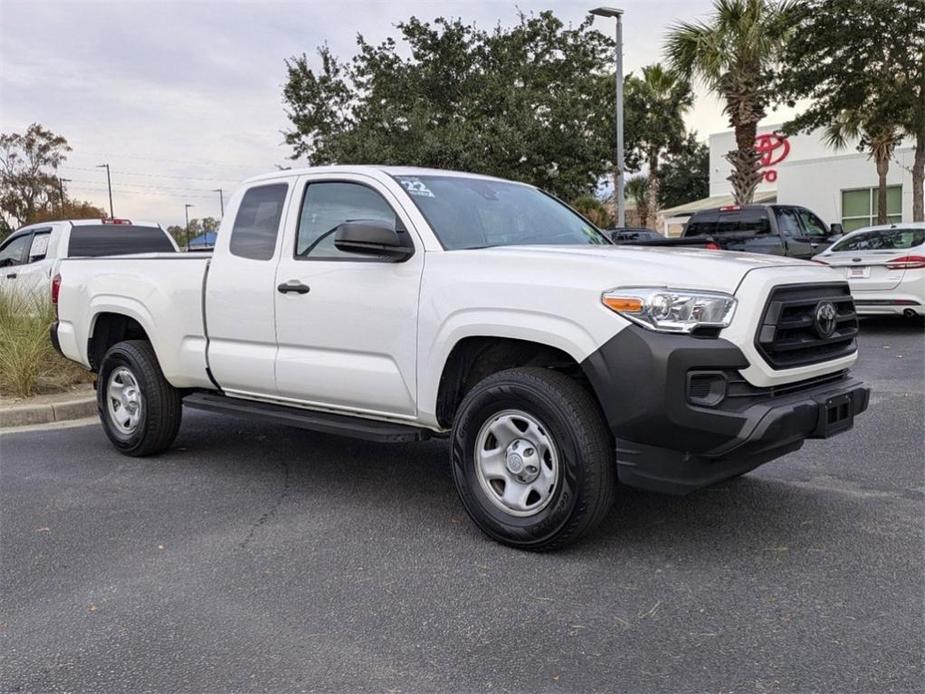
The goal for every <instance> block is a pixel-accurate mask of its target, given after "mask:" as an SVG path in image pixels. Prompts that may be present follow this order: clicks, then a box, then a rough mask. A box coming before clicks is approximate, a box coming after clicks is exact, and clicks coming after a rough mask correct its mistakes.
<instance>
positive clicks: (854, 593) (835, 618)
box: [0, 320, 925, 694]
mask: <svg viewBox="0 0 925 694" xmlns="http://www.w3.org/2000/svg"><path fill="white" fill-rule="evenodd" d="M856 373H857V374H858V375H860V376H861V377H862V378H864V379H865V380H867V381H868V382H869V383H870V384H871V385H872V386H873V388H874V395H873V398H872V402H871V408H870V410H869V411H868V413H867V414H865V415H864V416H863V417H860V418H859V419H858V420H857V422H856V425H855V428H854V429H853V430H852V431H850V432H847V433H846V434H843V435H840V436H838V437H835V438H833V439H829V440H826V441H810V442H808V443H807V444H806V445H805V446H804V448H803V449H802V450H800V451H798V452H797V453H794V454H792V455H790V456H789V457H787V458H784V459H782V460H778V461H775V462H772V463H769V464H768V465H766V466H764V467H762V468H759V469H758V470H756V471H755V472H753V473H751V474H749V475H747V476H746V477H744V478H741V479H738V480H735V481H730V482H727V483H724V484H722V485H719V486H717V487H714V488H712V489H709V490H705V491H702V492H699V493H697V494H694V495H691V496H688V497H685V498H674V497H664V496H657V495H654V494H647V493H642V492H634V491H629V490H624V491H621V493H620V494H619V495H618V500H617V504H616V507H615V508H614V510H613V512H612V513H611V514H610V516H609V518H608V519H607V521H606V523H605V525H604V527H603V528H602V529H601V530H600V531H599V532H598V533H597V534H596V535H594V536H593V537H590V538H588V539H587V540H586V541H584V542H582V543H581V544H579V545H577V546H574V547H572V548H569V549H567V550H565V551H560V552H558V553H555V554H546V555H540V554H530V553H524V552H518V551H515V550H511V549H507V548H505V547H502V546H500V545H497V544H494V543H492V542H490V541H489V540H487V539H485V538H484V537H483V536H482V535H481V534H480V533H479V532H478V531H477V530H476V529H475V527H474V526H473V525H472V524H471V523H470V522H469V520H468V518H467V517H466V516H465V514H464V512H463V510H462V508H461V506H460V504H459V502H458V501H457V498H456V495H455V492H454V490H453V487H452V482H451V479H450V474H449V469H448V451H447V447H446V444H445V442H442V441H433V442H427V443H423V444H402V445H392V446H389V445H373V444H368V443H363V442H357V441H352V440H345V439H338V438H334V437H330V436H324V435H319V434H314V433H311V432H306V431H300V430H294V429H285V428H281V427H276V426H266V425H262V424H257V423H254V422H250V421H247V420H242V419H233V418H223V417H221V416H218V415H206V414H202V413H197V412H190V411H187V412H186V413H185V421H184V424H183V428H182V431H181V433H180V436H179V438H178V440H177V444H176V446H175V448H174V449H173V450H172V451H170V452H169V453H168V454H166V455H162V456H160V457H157V458H149V459H130V458H125V457H122V456H120V455H118V454H117V453H116V452H115V451H114V450H113V449H112V448H111V446H110V445H109V443H108V441H107V440H106V438H105V436H104V435H103V433H102V431H101V429H100V428H99V426H98V425H94V426H85V427H79V428H69V429H63V430H47V431H30V432H21V433H13V434H5V435H3V436H0V457H2V467H0V512H2V527H0V577H2V595H0V601H2V602H0V608H2V609H0V649H2V651H0V689H2V691H4V692H65V691H67V692H90V691H94V692H116V691H124V692H140V691H161V692H224V691H238V692H243V691H254V692H263V691H272V692H297V691H320V692H329V691H330V692H334V691H344V692H422V691H440V692H475V691H495V692H544V691H562V692H586V691H587V692H591V691H598V692H715V693H720V692H722V693H732V692H838V693H840V694H845V693H848V692H864V693H865V694H866V693H870V692H921V691H923V687H925V684H923V683H925V671H923V646H925V618H923V597H925V590H923V587H925V578H923V566H925V564H923V558H925V539H923V518H925V504H923V496H925V461H923V432H925V427H923V422H925V339H923V325H922V323H921V322H915V323H913V322H909V321H903V320H898V321H892V320H891V321H887V320H866V321H864V322H863V323H862V337H861V358H860V360H859V363H858V366H857V368H856Z"/></svg>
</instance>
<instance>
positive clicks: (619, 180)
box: [591, 7, 626, 227]
mask: <svg viewBox="0 0 925 694" xmlns="http://www.w3.org/2000/svg"><path fill="white" fill-rule="evenodd" d="M591 14H593V15H595V16H597V17H613V18H614V19H616V20H617V35H616V38H617V50H616V58H615V62H616V73H617V74H616V82H617V90H616V91H617V100H616V105H615V108H616V118H615V120H616V130H617V133H616V135H617V143H616V148H615V150H614V165H613V198H614V202H615V203H616V208H617V226H618V227H623V226H626V199H625V196H624V192H623V168H624V161H623V10H619V9H617V8H616V7H596V8H594V9H593V10H591Z"/></svg>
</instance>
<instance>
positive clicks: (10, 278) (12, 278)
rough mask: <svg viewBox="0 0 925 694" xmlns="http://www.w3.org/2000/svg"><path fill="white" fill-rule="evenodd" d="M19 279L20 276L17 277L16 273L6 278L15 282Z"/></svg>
mask: <svg viewBox="0 0 925 694" xmlns="http://www.w3.org/2000/svg"><path fill="white" fill-rule="evenodd" d="M17 277H19V275H17V274H16V273H15V272H11V273H10V274H9V275H7V276H6V278H7V279H8V280H15V279H16V278H17Z"/></svg>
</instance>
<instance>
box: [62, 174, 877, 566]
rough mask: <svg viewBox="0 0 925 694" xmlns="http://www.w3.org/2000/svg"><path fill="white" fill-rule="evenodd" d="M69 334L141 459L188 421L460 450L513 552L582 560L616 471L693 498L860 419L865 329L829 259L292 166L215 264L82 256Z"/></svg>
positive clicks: (234, 213)
mask: <svg viewBox="0 0 925 694" xmlns="http://www.w3.org/2000/svg"><path fill="white" fill-rule="evenodd" d="M52 298H53V300H54V301H55V302H56V306H57V310H58V321H57V322H56V323H55V325H54V326H53V328H52V333H51V338H52V340H53V342H54V343H55V345H56V346H57V347H58V349H60V351H61V352H62V353H63V354H64V355H65V356H67V357H69V358H70V359H73V360H75V361H78V362H80V363H81V364H83V365H84V366H85V367H86V368H88V369H92V370H94V371H96V372H97V373H98V388H97V391H98V400H99V412H100V417H101V419H102V422H103V426H104V428H105V430H106V433H107V435H108V436H109V438H110V439H111V441H112V442H113V444H114V445H115V446H116V447H117V448H118V449H119V450H120V451H122V452H123V453H125V454H127V455H135V456H139V455H148V454H153V453H158V452H160V451H163V450H165V449H167V448H168V447H169V446H170V445H171V443H172V442H173V440H174V437H175V436H176V434H177V430H178V428H179V426H180V417H181V409H182V406H183V405H186V406H188V407H197V408H202V409H208V410H213V411H220V412H227V413H232V414H238V415H247V416H254V417H262V418H266V419H270V420H274V421H277V422H284V423H288V424H292V425H295V426H301V427H306V428H310V429H315V430H320V431H324V432H329V433H337V434H344V435H352V436H357V437H361V438H366V439H370V440H376V441H410V440H417V439H423V438H427V437H429V436H449V437H450V438H451V446H450V450H451V458H452V465H451V467H452V472H453V476H454V480H455V484H456V488H457V490H458V491H459V496H460V498H461V500H462V503H463V505H464V507H465V509H466V511H467V512H468V513H469V515H470V516H471V517H472V519H473V521H474V522H475V523H476V524H477V525H478V527H479V528H481V530H483V531H484V532H485V533H486V534H487V535H489V536H490V537H491V538H493V539H495V540H497V541H500V542H503V543H506V544H509V545H512V546H516V547H520V548H525V549H535V550H540V549H550V548H553V547H556V546H560V545H562V544H564V543H566V542H568V541H570V540H572V539H574V538H577V537H578V536H580V535H582V534H583V533H586V532H587V531H588V530H590V529H591V528H593V527H594V526H595V524H597V523H598V522H599V521H600V520H601V519H602V518H603V516H604V515H605V514H606V512H607V510H608V507H609V506H610V504H611V501H612V498H613V493H614V487H615V483H616V480H617V479H619V481H620V482H622V483H624V484H627V485H633V486H639V487H644V488H648V489H653V490H659V491H665V492H674V493H683V492H686V491H690V490H693V489H696V488H699V487H703V486H706V485H709V484H712V483H715V482H718V481H720V480H723V479H726V478H729V477H732V476H735V475H740V474H743V473H745V472H747V471H749V470H751V469H753V468H755V467H756V466H758V465H760V464H761V463H764V462H766V461H769V460H771V459H773V458H777V457H779V456H781V455H784V454H786V453H789V452H791V451H795V450H797V449H798V448H800V446H802V444H803V441H804V440H805V439H808V438H825V437H828V436H831V435H833V434H836V433H838V432H841V431H844V430H845V429H848V428H850V427H851V426H852V424H853V421H854V417H855V416H857V415H858V414H859V413H861V412H863V411H864V410H865V409H866V408H867V404H868V400H869V392H870V391H869V389H868V388H867V387H865V386H864V385H863V384H862V383H860V382H859V381H857V380H855V379H854V378H852V376H851V375H850V374H849V372H848V369H849V367H850V366H851V365H852V364H853V363H854V361H855V359H856V350H857V347H856V341H855V337H856V334H857V319H856V317H855V312H854V306H853V303H852V299H851V295H850V293H849V291H848V286H847V284H846V283H845V281H844V279H843V278H841V277H840V276H839V275H837V274H836V273H835V272H834V271H832V270H831V269H830V268H827V267H825V266H823V265H820V264H815V263H810V262H806V261H802V260H794V259H790V258H779V257H772V256H767V255H751V254H736V253H725V252H715V251H704V250H694V249H662V248H634V247H633V246H615V245H612V244H611V243H610V241H609V240H608V239H607V238H606V237H605V236H604V235H603V233H602V232H600V231H599V230H598V229H597V228H595V227H594V226H593V225H592V224H590V223H589V222H588V221H587V220H585V219H584V218H582V217H581V216H579V215H578V214H577V213H575V212H574V211H573V210H571V209H570V208H569V207H567V206H566V205H564V204H562V203H560V202H559V201H557V200H556V199H554V198H553V197H551V196H549V195H547V194H545V193H543V192H542V191H540V190H537V189H536V188H533V187H531V186H528V185H523V184H519V183H513V182H510V181H504V180H499V179H495V178H489V177H485V176H477V175H470V174H462V173H452V172H445V171H434V170H426V169H411V168H392V167H365V166H356V167H352V166H351V167H329V168H313V169H304V170H290V171H279V172H275V173H272V174H269V175H266V176H261V177H258V178H255V179H252V180H250V181H248V182H247V183H245V184H244V185H243V186H242V187H241V189H240V190H239V191H238V192H237V193H236V194H235V196H234V198H233V199H232V200H231V203H230V205H229V207H228V210H227V215H226V217H225V220H224V222H223V223H222V227H221V229H220V231H219V233H218V241H217V244H216V247H215V252H214V255H213V256H212V257H211V258H209V257H204V256H193V255H186V254H181V253H177V254H151V255H147V256H135V257H132V258H88V259H71V260H66V261H64V262H62V264H61V266H60V272H59V274H58V275H56V276H55V277H54V279H53V281H52Z"/></svg>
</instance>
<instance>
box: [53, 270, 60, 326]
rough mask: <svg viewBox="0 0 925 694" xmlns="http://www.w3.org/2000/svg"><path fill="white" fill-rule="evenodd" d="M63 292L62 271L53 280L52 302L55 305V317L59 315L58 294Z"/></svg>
mask: <svg viewBox="0 0 925 694" xmlns="http://www.w3.org/2000/svg"><path fill="white" fill-rule="evenodd" d="M60 292H61V273H60V272H59V273H58V274H57V275H55V276H54V278H53V279H52V280H51V304H52V306H54V307H55V318H57V317H58V294H59V293H60Z"/></svg>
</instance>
